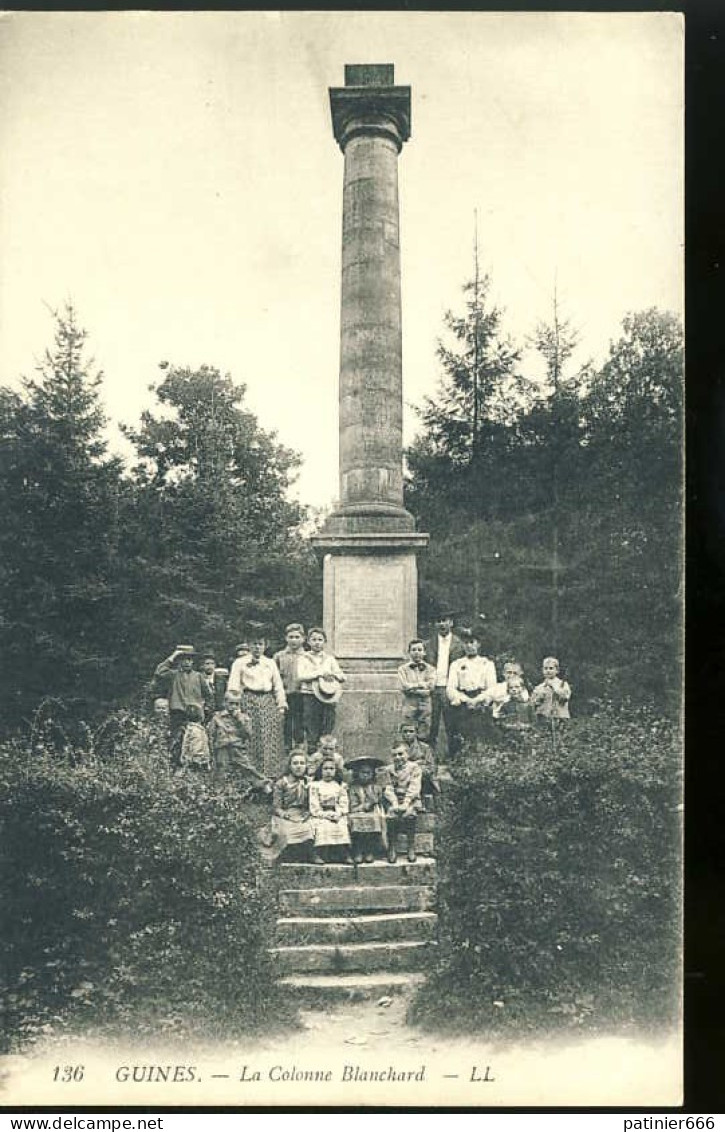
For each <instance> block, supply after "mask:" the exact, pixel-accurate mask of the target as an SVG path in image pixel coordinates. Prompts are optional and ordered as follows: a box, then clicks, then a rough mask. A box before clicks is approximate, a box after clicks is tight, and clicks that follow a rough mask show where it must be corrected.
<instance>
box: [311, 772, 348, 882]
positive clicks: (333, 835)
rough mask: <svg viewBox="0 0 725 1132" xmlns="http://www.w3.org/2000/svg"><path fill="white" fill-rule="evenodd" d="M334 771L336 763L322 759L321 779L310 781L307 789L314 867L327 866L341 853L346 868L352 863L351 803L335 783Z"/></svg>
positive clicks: (344, 787)
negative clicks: (349, 822) (313, 841)
mask: <svg viewBox="0 0 725 1132" xmlns="http://www.w3.org/2000/svg"><path fill="white" fill-rule="evenodd" d="M336 769H337V768H336V766H335V760H334V759H333V758H325V759H324V760H323V762H322V767H321V773H322V778H321V779H320V780H319V781H314V782H311V783H310V787H309V805H310V815H311V817H312V823H313V825H314V828H315V851H314V856H313V858H312V860H313V863H314V864H315V865H324V864H326V863H327V862H328V861H329V860H330V859H331V856H332V855H333V854H336V855H340V854H342V859H343V861H344V863H345V864H346V865H351V864H352V863H353V860H352V857H351V856H350V831H349V829H348V825H347V815H348V812H349V810H350V803H349V800H348V795H347V787H346V786H345V785H344V783H341V782H336V781H335V770H336Z"/></svg>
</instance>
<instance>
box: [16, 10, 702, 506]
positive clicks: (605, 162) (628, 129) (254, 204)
mask: <svg viewBox="0 0 725 1132" xmlns="http://www.w3.org/2000/svg"><path fill="white" fill-rule="evenodd" d="M355 62H379V63H394V64H395V78H396V82H397V83H399V84H404V85H410V86H411V88H412V136H411V140H410V141H409V142H408V143H407V145H406V146H405V147H404V149H403V152H402V154H401V157H400V162H399V175H400V203H401V241H402V279H403V380H404V396H405V400H406V403H408V404H409V405H412V404H416V403H420V401H421V399H422V397H423V396H424V395H425V394H426V393H432V392H433V391H434V390H435V386H436V383H437V379H438V368H437V362H436V357H435V345H436V339H437V337H438V335H439V334H440V332H441V328H442V317H443V314H444V311H445V310H446V309H448V308H456V307H460V303H461V286H462V284H463V283H464V282H465V280H466V279H467V278H470V276H471V275H472V270H473V266H472V265H473V231H474V219H473V218H474V210H475V209H477V210H478V238H479V247H480V258H481V263H482V266H483V268H485V270H487V271H488V272H489V273H490V275H491V278H492V289H493V297H494V299H495V300H496V301H497V302H498V303H499V304H500V305H501V306H503V307H504V308H505V310H506V315H505V323H506V327H507V329H508V330H509V331H510V333H511V334H512V335H513V336H514V337H517V338H518V339H522V338H523V337H524V336H525V335H526V334H528V333H530V331H531V330H532V329H533V327H534V325H535V324H536V322H537V321H538V320H540V319H544V318H547V317H548V316H549V315H550V312H551V303H552V294H553V289H554V281H555V280H556V285H557V291H558V296H559V301H560V306H561V308H562V310H563V313H564V314H566V315H567V316H568V317H569V318H570V319H571V321H572V322H573V323H574V325H575V326H576V327H577V328H578V330H579V333H580V336H581V343H582V345H581V350H580V354H579V358H578V360H584V358H585V357H590V356H591V357H594V358H595V359H599V358H601V357H602V355H603V354H604V352H605V351H606V347H607V344H608V342H609V340H610V339H611V338H615V337H616V336H617V334H618V328H619V324H620V322H621V319H622V316H623V315H624V314H625V313H626V312H627V311H628V310H638V309H642V308H645V307H649V306H659V307H662V308H666V309H670V310H675V311H681V309H682V287H683V271H682V239H683V196H682V182H683V174H682V165H683V152H682V118H683V93H682V92H683V25H682V20H681V17H680V16H679V15H677V14H676V13H657V14H656V13H640V14H632V13H624V14H618V15H615V14H593V13H583V14H582V13H578V14H573V13H523V12H522V13H504V14H500V13H455V14H443V13H414V14H409V13H387V14H385V13H379V12H369V13H350V12H345V13H341V14H337V15H335V14H330V13H312V14H310V13H290V12H287V13H284V14H281V15H275V14H272V13H211V14H203V13H172V14H168V13H118V14H117V13H80V14H63V13H61V14H58V15H51V14H47V13H9V14H5V15H4V16H2V17H0V153H1V154H2V158H1V159H0V206H1V207H0V265H1V266H0V382H2V383H8V384H12V383H14V382H16V381H17V379H18V376H19V375H20V374H22V373H26V374H29V373H31V372H32V369H33V365H34V359H35V358H36V357H38V356H39V355H40V354H41V353H42V351H43V348H44V347H45V345H47V344H48V343H49V341H50V339H51V338H52V331H53V328H52V323H51V319H50V317H49V314H48V310H47V306H46V304H49V305H50V306H58V305H59V304H61V303H62V302H63V301H64V299H65V298H66V297H70V298H72V299H73V301H74V303H75V305H76V307H77V310H78V312H79V318H80V321H81V323H82V325H83V326H85V327H86V329H87V330H88V331H89V334H90V339H91V344H92V348H93V353H94V355H95V357H96V360H97V362H98V363H99V365H100V366H101V367H102V368H103V370H104V373H105V378H106V380H105V386H104V401H105V406H106V409H107V412H108V414H109V416H110V417H111V418H112V419H113V420H114V421H120V420H122V421H126V422H133V421H135V420H137V418H138V415H139V412H140V411H141V409H142V408H144V407H146V406H147V405H149V404H151V403H152V401H153V398H152V396H151V394H149V392H148V385H149V383H150V382H152V381H154V380H156V379H157V377H158V376H159V373H160V371H159V369H158V363H159V362H160V361H161V360H169V361H171V362H173V363H176V364H178V365H191V366H197V365H201V364H202V363H207V364H210V365H214V366H216V367H217V368H219V369H220V370H222V371H223V372H226V371H228V372H230V373H231V374H232V376H233V377H234V378H235V379H236V380H237V381H240V382H245V383H246V385H247V390H248V401H249V404H250V407H251V408H252V409H253V410H254V411H255V412H256V413H257V414H258V416H259V419H260V422H261V424H262V425H263V426H264V427H266V428H269V429H274V430H276V431H277V433H278V435H279V437H280V439H281V440H282V441H283V442H284V443H286V444H289V445H291V446H293V447H295V448H297V449H299V450H300V451H301V452H302V453H303V456H304V460H305V465H304V469H303V472H302V474H301V477H300V481H299V486H298V493H299V495H300V497H301V498H302V499H303V500H305V501H306V502H310V503H314V504H324V503H326V502H328V501H330V500H331V499H332V498H333V497H335V496H336V494H337V371H338V345H339V288H340V236H341V222H342V216H341V213H342V174H343V158H342V155H341V153H340V151H339V150H338V148H337V146H336V144H335V142H334V140H333V137H332V129H331V124H330V112H329V98H328V88H329V87H330V86H342V85H343V82H344V76H343V68H344V64H345V63H355ZM414 429H415V414H414V413H413V411H412V409H411V408H409V409H408V410H407V414H406V440H410V439H411V437H412V435H413V432H414ZM111 441H112V444H113V445H114V446H115V447H118V448H120V445H121V441H120V439H119V438H118V433H117V431H116V430H115V429H112V430H111Z"/></svg>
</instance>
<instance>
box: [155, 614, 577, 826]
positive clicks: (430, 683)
mask: <svg viewBox="0 0 725 1132" xmlns="http://www.w3.org/2000/svg"><path fill="white" fill-rule="evenodd" d="M451 640H452V642H453V646H452V647H450V648H449V649H448V653H449V654H450V655H449V656H448V657H447V658H446V666H445V667H444V668H443V669H441V663H440V660H439V661H438V664H437V667H434V665H432V664H429V663H428V660H427V654H426V649H427V645H426V642H424V641H423V640H422V639H420V638H415V639H414V640H412V641H410V643H409V645H408V660H407V662H406V663H404V664H402V665H401V666H400V667H399V669H398V680H399V685H400V691H401V699H402V711H401V715H402V719H403V724H404V725H407V726H408V729H409V732H412V735H413V737H414V739H415V741H416V742H417V743H418V744H420V745H422V747H423V748H425V751H422V750H419V751H418V752H417V757H413V759H412V760H411V761H413V762H415V763H420V765H421V767H422V769H423V772H424V774H425V776H426V780H427V786H428V790H429V792H431V793H435V792H436V789H437V779H436V772H435V760H434V756H433V754H432V752H431V749H430V748H429V747H428V746H427V741H428V740H429V738H430V742H431V744H434V743H435V741H436V738H437V729H436V734H433V733H432V730H431V721H432V720H435V698H436V694H437V693H443V695H444V699H445V706H444V713H443V714H444V719H445V723H446V731H447V738H448V749H449V755H450V756H451V758H452V759H453V760H454V761H455V758H456V756H457V754H458V752H459V751H460V748H461V746H462V744H463V743H464V742H465V741H468V742H471V741H475V740H476V739H477V738H481V737H482V736H484V735H485V733H486V731H487V729H488V728H489V727H491V726H493V725H494V721H500V722H502V723H504V724H514V725H515V726H526V725H528V724H530V723H532V722H548V721H552V720H553V721H558V720H562V719H568V718H569V700H570V698H571V688H570V686H569V684H568V682H567V681H566V680H564V679H562V678H561V675H560V672H559V662H558V660H557V659H556V658H555V657H546V658H545V659H544V662H543V665H542V676H543V679H542V681H541V682H540V683H539V684H537V685H536V686H535V687H534V688H530V687H529V686H527V684H526V681H525V679H524V672H523V668H522V666H521V665H520V664H519V663H518V662H517V661H515V660H512V659H510V660H508V661H506V663H504V665H503V669H502V677H503V678H502V679H501V680H499V678H498V675H497V672H496V666H495V664H494V662H493V661H492V660H491V659H489V658H488V657H485V656H482V655H481V654H480V640H479V638H478V636H477V634H476V633H475V632H473V631H464V632H462V633H461V635H460V637H452V638H451ZM326 644H327V641H326V636H325V633H324V630H322V629H320V628H318V627H314V628H312V629H310V630H309V632H308V633H307V634H306V635H305V632H304V628H303V626H302V625H301V624H299V623H297V622H295V623H293V624H291V625H288V626H287V628H286V630H285V647H284V649H282V650H280V651H279V652H277V653H276V654H275V655H274V657H273V658H269V657H268V656H266V655H265V649H266V640H265V638H264V636H263V635H262V634H261V633H252V634H250V637H249V639H248V641H246V642H243V643H242V644H240V645H239V646H238V648H237V655H236V657H235V659H234V661H233V662H232V664H231V665H230V668H229V669H228V670H227V669H220V668H219V667H217V665H216V659H215V657H214V655H213V654H212V653H211V652H210V651H207V652H206V653H204V654H203V656H202V665H201V669H200V670H199V671H196V670H195V669H194V658H195V657H196V655H197V654H196V653H195V651H194V649H193V648H192V646H189V645H181V646H178V647H177V648H176V649H175V651H174V652H173V653H172V654H171V656H170V657H168V658H167V659H166V660H164V661H162V662H161V664H160V665H159V666H158V667H157V669H156V672H155V681H156V690H157V692H162V693H163V695H162V696H160V697H159V698H157V700H156V703H157V710H159V711H163V712H164V713H167V714H168V721H169V735H170V751H171V762H172V765H173V766H174V767H176V768H181V767H184V766H186V767H192V768H196V769H199V770H202V769H210V770H212V771H213V773H214V775H215V776H216V777H217V778H219V779H224V778H227V777H229V776H230V775H231V776H234V777H235V778H238V777H239V776H240V775H241V776H242V777H243V778H244V779H245V781H246V782H247V785H248V786H249V788H251V789H255V790H256V789H265V790H267V791H268V792H269V791H271V785H270V784H271V783H272V782H274V781H275V780H276V779H279V778H280V776H281V775H282V773H283V772H284V771H286V773H287V776H289V774H290V773H291V771H290V768H289V765H288V757H289V755H290V753H291V752H293V753H296V754H299V753H300V752H301V753H303V754H304V755H305V758H306V760H307V761H306V769H305V775H306V776H308V777H311V778H313V780H314V781H322V775H321V769H322V767H321V761H322V758H323V756H327V755H329V754H333V755H334V761H335V764H336V768H335V780H336V781H337V780H340V779H341V778H342V776H343V772H344V770H345V767H344V764H343V759H342V756H341V755H340V754H339V752H330V751H329V750H326V749H325V744H324V743H322V742H321V739H322V738H327V737H328V736H330V735H331V734H332V733H333V732H334V729H335V721H336V704H337V702H338V701H339V699H340V696H341V695H342V685H343V684H344V682H345V679H346V678H345V674H344V672H343V671H342V669H341V668H340V665H339V663H338V661H337V659H336V658H335V657H334V656H333V655H332V653H331V652H329V650H328V649H327V647H326ZM453 656H455V659H452V657H453ZM441 672H443V676H442V680H443V683H441ZM408 748H409V753H410V743H408ZM368 761H369V760H368ZM391 765H392V764H391ZM348 769H350V770H351V769H352V761H351V762H350V763H349V764H348ZM348 777H349V775H348ZM314 804H315V806H317V804H318V802H317V800H315V803H314ZM323 808H324V807H323ZM313 816H314V815H313ZM320 820H323V821H325V822H329V820H330V819H329V816H327V815H325V816H324V817H323V818H321V819H320ZM333 824H339V823H337V822H333ZM342 828H347V824H346V823H343V824H342Z"/></svg>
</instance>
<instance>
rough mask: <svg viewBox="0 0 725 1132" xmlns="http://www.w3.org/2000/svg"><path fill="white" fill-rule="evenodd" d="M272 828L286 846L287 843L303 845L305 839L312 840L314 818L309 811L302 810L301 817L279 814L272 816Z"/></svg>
mask: <svg viewBox="0 0 725 1132" xmlns="http://www.w3.org/2000/svg"><path fill="white" fill-rule="evenodd" d="M272 829H273V831H274V833H275V834H276V836H277V837H278V838H279V841H280V843H281V845H282V848H284V846H285V845H301V844H302V842H303V841H312V840H313V839H314V836H315V830H314V827H313V824H312V818H311V817H310V815H309V814H307V813H302V812H300V815H299V817H297V816H295V817H294V818H292V819H290V818H283V817H280V816H279V814H274V815H273V817H272Z"/></svg>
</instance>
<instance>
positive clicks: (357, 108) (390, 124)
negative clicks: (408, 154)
mask: <svg viewBox="0 0 725 1132" xmlns="http://www.w3.org/2000/svg"><path fill="white" fill-rule="evenodd" d="M330 109H331V111H332V131H333V133H334V135H335V141H336V142H337V144H338V145H339V146H340V149H341V150H342V152H343V153H344V152H345V147H346V146H347V143H348V142H349V141H350V139H351V138H354V137H358V136H360V135H363V136H364V137H383V138H388V139H389V140H390V141H392V142H393V143H394V144H395V146H396V148H397V150H398V153H400V150H401V149H402V148H403V143H404V142H406V141H407V140H408V138H409V137H410V87H409V86H344V87H331V88H330Z"/></svg>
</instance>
